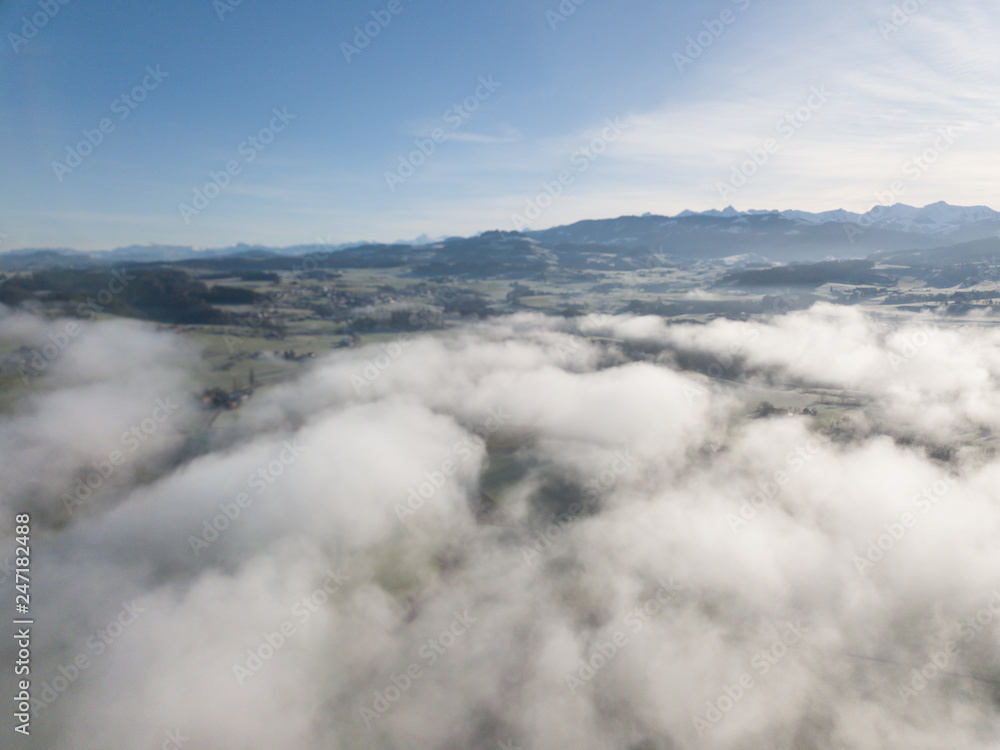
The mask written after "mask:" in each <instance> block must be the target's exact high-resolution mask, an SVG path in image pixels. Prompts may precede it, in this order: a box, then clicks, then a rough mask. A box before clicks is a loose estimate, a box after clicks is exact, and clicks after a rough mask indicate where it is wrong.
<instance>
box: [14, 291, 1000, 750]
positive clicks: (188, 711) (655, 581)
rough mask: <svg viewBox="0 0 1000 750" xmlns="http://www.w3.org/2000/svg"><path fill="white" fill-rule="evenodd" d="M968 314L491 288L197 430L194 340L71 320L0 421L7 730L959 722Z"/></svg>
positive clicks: (971, 423)
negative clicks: (128, 440)
mask: <svg viewBox="0 0 1000 750" xmlns="http://www.w3.org/2000/svg"><path fill="white" fill-rule="evenodd" d="M0 325H2V326H4V328H3V333H4V335H5V337H8V338H14V337H20V339H21V340H25V341H29V342H30V341H35V342H36V344H40V343H41V342H43V341H44V340H45V337H46V335H47V333H48V330H47V329H46V328H45V326H46V325H50V324H43V323H41V322H39V321H37V320H34V319H29V318H10V317H8V318H7V319H5V320H4V321H3V323H2V324H0ZM51 325H55V326H58V325H59V323H55V324H51ZM997 339H998V334H997V333H995V332H994V331H993V330H992V329H989V328H976V327H962V328H958V327H948V328H945V327H939V326H937V325H932V324H931V323H930V322H929V321H923V320H910V321H898V322H897V321H892V320H878V319H875V318H873V317H869V316H866V315H864V314H862V313H860V312H858V311H857V310H854V309H850V308H836V307H831V306H817V307H815V308H813V309H812V310H810V311H805V312H798V313H791V314H788V315H784V316H777V317H774V318H773V319H771V320H768V321H758V322H737V321H725V320H717V321H714V322H712V323H710V324H707V325H694V324H668V323H667V322H664V321H662V320H660V319H658V318H634V317H609V318H601V319H579V320H562V319H560V320H551V319H546V318H543V317H540V316H530V315H529V316H514V317H511V318H506V319H502V320H500V321H492V322H488V323H483V324H480V325H476V326H470V327H469V328H467V329H465V330H463V331H460V332H457V333H455V334H454V335H451V336H448V337H422V338H417V339H410V340H400V341H397V342H393V343H391V344H388V345H386V346H384V347H377V346H372V347H365V348H361V349H357V350H342V351H339V352H336V353H334V354H331V355H330V356H329V357H327V358H326V359H324V360H322V361H319V362H317V363H316V365H315V366H314V367H313V368H312V369H311V370H309V371H308V372H307V373H306V374H304V375H303V376H301V377H300V378H298V379H297V380H295V381H294V382H290V383H288V384H285V385H282V386H279V387H274V388H270V389H267V390H264V391H261V392H259V393H258V394H257V395H256V396H255V397H254V399H253V400H252V401H251V402H250V403H249V404H248V405H247V406H246V407H244V408H242V409H241V410H239V411H238V412H234V413H232V414H229V415H227V416H226V417H225V418H223V419H220V420H219V423H218V424H217V425H216V426H215V427H214V428H212V429H211V430H206V429H205V427H204V424H203V423H204V419H203V418H204V413H200V412H198V411H197V410H196V409H195V408H194V406H193V404H192V402H191V399H190V395H189V394H190V393H191V391H192V390H193V386H192V385H191V384H190V383H189V382H188V380H187V379H186V377H185V375H184V373H185V372H186V371H188V370H189V368H190V367H191V366H192V363H193V359H191V357H193V356H195V355H194V354H192V353H190V352H187V350H186V349H185V348H184V347H181V346H180V345H179V344H178V343H177V339H176V338H174V337H172V336H171V335H169V334H165V333H158V332H154V331H152V330H151V329H149V328H145V327H142V326H139V325H134V324H127V325H126V324H121V323H98V324H93V325H90V326H88V327H87V328H86V329H85V330H84V332H83V334H81V336H80V337H79V338H78V339H76V340H75V341H74V342H73V343H72V344H71V345H70V346H68V347H67V348H66V350H65V351H64V352H63V353H62V354H61V356H60V357H59V358H58V359H56V360H55V361H54V362H53V364H52V369H51V370H50V372H49V373H48V374H47V375H46V376H45V377H44V378H42V379H41V380H40V381H39V382H38V387H37V388H36V391H35V393H36V395H34V396H32V397H31V398H30V399H27V400H25V401H24V402H23V403H22V404H21V405H20V407H19V409H18V410H17V411H15V412H14V413H12V414H8V415H5V416H4V418H3V420H2V421H0V445H2V447H3V453H2V463H0V471H2V476H3V478H4V486H5V487H6V488H9V491H8V492H7V493H5V494H4V497H3V500H2V503H0V504H2V506H3V515H2V518H0V529H2V530H3V535H2V538H3V541H2V542H0V561H2V560H3V559H4V558H6V557H8V556H9V555H10V554H11V553H12V552H13V546H12V544H11V542H10V540H11V538H12V536H13V532H12V523H11V522H12V520H13V517H14V514H15V513H16V512H30V513H32V518H33V552H32V555H33V557H32V568H33V573H32V591H33V594H34V597H35V599H34V601H33V607H32V612H33V615H34V617H35V620H36V623H37V624H36V626H35V629H34V642H33V649H34V650H33V666H32V669H33V672H32V678H33V679H32V685H33V690H34V695H35V698H36V713H35V717H34V722H33V728H34V734H33V737H32V741H33V742H34V743H37V744H35V745H34V746H37V747H47V748H78V747H81V746H83V745H86V746H95V747H107V748H135V747H159V746H161V745H162V744H163V742H164V741H166V738H167V736H168V735H167V734H166V733H167V732H173V731H178V730H179V732H180V733H181V734H182V735H183V736H185V737H187V738H189V740H186V742H189V743H190V744H187V745H186V746H188V747H199V748H202V747H203V748H217V747H218V748H221V747H230V746H240V747H245V748H273V747H289V746H297V747H304V748H333V747H342V748H351V747H380V748H395V747H400V748H403V747H421V748H455V747H463V748H498V747H524V748H528V747H530V748H538V749H545V748H553V749H555V748H564V747H567V746H570V745H574V746H579V747H584V748H595V749H596V748H607V747H622V748H688V747H690V748H694V747H707V748H737V747H746V746H757V747H774V748H797V747H817V748H840V747H856V748H882V747H887V746H889V747H897V746H913V747H928V748H931V747H935V748H936V747H947V746H961V747H966V748H989V747H994V746H995V740H996V737H997V732H998V731H1000V721H998V701H1000V691H998V685H1000V669H998V667H997V657H998V654H1000V638H998V629H997V623H998V619H997V617H998V614H997V613H1000V593H997V592H1000V580H998V576H997V574H996V571H997V570H998V569H1000V552H998V551H997V547H996V543H995V540H996V538H997V532H998V530H1000V529H998V527H1000V505H998V503H997V500H996V494H995V487H996V486H997V480H998V478H1000V477H998V476H997V475H998V468H997V464H996V461H995V455H994V447H993V446H994V437H993V436H994V435H995V433H996V430H997V428H998V427H1000V424H998V423H1000V409H998V406H1000V403H998V398H997V387H996V379H997V377H998V376H1000V358H998V357H997V356H996V354H995V352H996V351H997V347H996V345H997V343H1000V342H998V341H997ZM112 364H113V366H111V365H112ZM787 384H794V385H797V386H799V388H800V389H816V391H815V392H817V393H819V392H823V393H826V394H828V395H829V399H828V400H831V401H833V400H837V398H835V397H834V396H833V395H832V394H834V393H836V394H840V397H839V400H841V401H843V402H844V404H843V405H840V406H836V407H822V408H821V411H820V414H819V415H818V416H809V415H802V414H797V413H789V412H786V409H787V408H788V407H794V408H792V409H791V411H793V412H797V411H799V409H800V407H799V405H798V404H799V403H800V402H801V399H802V398H803V396H802V393H801V390H800V391H799V392H795V391H792V390H789V389H788V388H787V387H786V386H787ZM844 394H846V395H844ZM168 398H172V399H174V401H175V402H176V403H177V404H178V405H179V408H178V409H177V410H176V411H175V412H172V413H171V414H170V415H169V417H168V418H167V419H165V420H163V421H162V422H158V423H157V427H156V429H155V430H154V431H152V433H151V434H149V435H148V439H147V440H144V441H142V442H141V444H140V446H139V447H138V448H137V449H136V450H135V451H133V452H131V453H127V455H125V460H124V462H123V463H122V464H120V465H119V466H116V467H115V470H114V472H112V473H111V475H110V476H109V477H108V478H106V480H105V481H104V482H102V483H101V484H100V485H99V486H98V487H97V488H95V489H94V490H93V494H92V496H91V497H89V498H88V499H87V502H85V503H81V504H79V505H72V506H71V507H67V506H66V504H65V503H64V502H63V501H62V500H61V499H60V498H61V497H62V496H63V495H65V494H67V493H72V491H73V486H74V482H76V481H77V480H78V479H80V478H81V477H82V478H83V480H84V482H86V478H87V476H88V474H91V473H93V471H94V469H93V464H94V462H95V461H96V462H98V463H99V464H100V462H102V461H105V460H106V459H107V457H108V456H109V454H110V453H111V451H113V450H122V451H127V450H128V448H127V446H124V445H123V439H122V434H123V433H126V432H127V431H128V430H129V429H130V427H131V426H134V425H137V424H138V425H140V428H139V429H140V432H141V431H142V428H141V422H142V420H143V419H153V420H154V421H155V417H152V416H151V415H152V413H153V410H154V409H155V408H156V399H161V400H164V399H168ZM760 401H771V402H773V403H775V404H776V406H778V407H780V408H779V410H778V411H777V412H776V413H774V414H772V415H770V416H767V417H764V416H754V412H755V410H756V409H757V406H758V403H759V402H760ZM161 414H162V412H161ZM12 584H13V580H12V579H11V578H9V577H8V578H7V579H5V580H4V581H3V584H2V588H3V596H4V597H10V596H12ZM991 608H992V609H991ZM994 609H995V610H996V612H993V610H994ZM977 617H978V618H979V619H978V620H977V619H976V618H977ZM970 618H971V619H970ZM0 653H2V654H3V657H4V660H5V662H7V659H8V657H12V656H13V655H14V652H13V649H12V647H11V646H10V645H9V640H8V641H5V643H4V645H3V647H2V648H0ZM83 664H86V666H82V665H83ZM74 670H75V671H74ZM914 670H916V672H914ZM921 672H922V673H921ZM71 676H72V679H71ZM0 679H2V683H0V684H2V687H3V689H4V690H5V691H6V690H7V689H10V688H11V687H12V683H11V681H10V674H9V672H6V671H5V673H4V674H3V677H2V678H0ZM45 688H47V689H45ZM41 701H44V704H43V703H42V702H41ZM9 720H10V717H9V716H8V715H5V716H4V717H3V719H2V721H3V722H9ZM8 729H9V727H7V726H5V727H4V731H7V730H8Z"/></svg>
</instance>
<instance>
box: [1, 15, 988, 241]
mask: <svg viewBox="0 0 1000 750" xmlns="http://www.w3.org/2000/svg"><path fill="white" fill-rule="evenodd" d="M233 2H234V0H216V2H214V3H213V1H212V0H176V1H174V2H168V3H165V2H151V1H147V0H130V1H129V2H124V1H122V2H91V3H85V2H83V0H69V1H68V2H67V3H66V4H61V3H60V2H59V0H41V2H39V0H33V1H24V2H22V1H21V0H16V1H7V2H0V28H2V31H3V38H2V39H0V165H2V178H3V179H2V180H0V250H7V249H13V248H21V247H75V248H80V249H101V248H111V247H116V246H121V245H128V244H146V243H150V242H152V243H159V244H178V245H194V246H198V247H218V246H224V245H230V244H235V243H237V242H246V243H251V244H256V243H261V244H265V245H291V244H299V243H308V242H314V241H316V240H317V239H318V238H323V239H327V240H329V241H332V242H348V241H356V240H363V239H372V240H383V241H391V240H396V239H408V238H413V237H416V236H417V235H420V234H428V235H431V236H440V235H450V234H462V235H465V234H473V233H476V232H479V231H484V230H488V229H514V228H515V227H518V226H525V225H526V226H531V227H532V228H544V227H547V226H554V225H557V224H563V223H568V222H571V221H575V220H579V219H584V218H604V217H612V216H618V215H623V214H641V213H645V212H647V211H650V212H654V213H665V214H673V213H677V212H679V211H681V210H683V209H685V208H690V209H695V210H704V209H708V208H721V207H723V206H725V205H727V204H732V205H734V206H736V207H737V208H739V209H748V208H778V209H784V208H799V209H804V210H827V209H833V208H847V209H851V210H867V209H869V208H871V207H872V206H873V205H875V204H876V203H878V202H896V201H899V202H904V203H911V204H915V205H924V204H925V203H930V202H933V201H937V200H946V201H948V202H950V203H955V204H964V205H972V204H985V205H991V206H993V207H1000V199H998V184H1000V183H998V180H997V179H996V168H997V164H998V159H997V157H998V156H1000V140H998V138H997V129H998V124H1000V108H998V105H1000V78H998V77H997V75H996V71H997V70H1000V52H998V45H997V43H996V40H997V38H998V36H1000V35H998V32H1000V8H998V7H997V4H996V3H995V2H989V1H988V0H979V1H975V0H973V1H971V2H965V3H945V2H942V0H925V2H919V1H918V0H906V2H904V3H893V2H885V3H883V2H862V1H858V0H843V1H842V2H838V3H829V2H814V1H813V0H772V1H765V0H715V1H713V2H693V3H692V2H686V3H680V2H657V3H653V2H649V0H645V1H640V0H584V1H583V2H581V3H580V4H579V5H577V4H576V2H574V0H564V1H563V2H562V3H561V4H560V2H559V1H558V0H505V2H503V3H481V2H458V1H457V0H434V1H433V2H432V1H431V0H392V2H390V0H384V1H383V0H372V1H369V0H341V1H340V2H329V1H328V0H327V1H325V2H319V1H318V0H299V1H298V2H294V3H293V2H264V1H263V0H242V2H240V3H239V4H238V5H232V3H233ZM577 2H579V0H577ZM392 11H396V12H395V13H393V12H392ZM568 11H572V12H568ZM43 19H44V25H42V24H40V23H36V21H41V20H43ZM380 19H381V21H380ZM26 20H27V22H28V23H27V25H26V23H25V21H26ZM386 21H388V22H387V23H386ZM366 24H367V25H368V29H369V30H370V31H375V30H376V29H377V31H378V34H377V35H374V36H372V37H370V38H367V44H365V41H366V38H365V37H364V36H362V37H357V33H356V31H355V29H356V28H357V27H360V28H361V30H362V33H363V32H364V27H365V26H366ZM32 32H34V33H32ZM699 35H700V38H699ZM29 37H30V38H29ZM356 37H357V39H356ZM355 41H358V42H359V44H358V45H357V46H355ZM361 44H364V46H363V48H362V47H361ZM345 45H350V46H351V48H348V47H345ZM15 47H16V49H15ZM352 48H353V49H352ZM348 57H349V58H350V59H349V60H348V59H347V58H348ZM149 71H153V72H154V73H156V75H153V74H152V73H150V72H149ZM483 81H485V82H486V83H485V84H484V83H483ZM137 87H138V90H136V89H137ZM134 90H136V93H135V98H134V99H133V94H132V92H133V91H134ZM123 96H126V97H128V100H127V101H126V100H123V99H122V98H121V97H123ZM140 98H141V99H142V101H137V99H140ZM275 110H277V111H278V112H284V113H285V115H284V116H283V117H280V118H279V117H276V115H275V114H274V112H275ZM102 120H103V121H104V123H103V124H104V127H105V130H106V132H103V133H102V132H101V124H102ZM609 122H610V123H613V124H615V126H614V127H612V126H610V125H609V124H608V123H609ZM279 128H280V129H279ZM261 131H264V132H263V133H262V132H261ZM87 133H89V134H90V135H89V138H90V140H91V141H98V140H99V141H100V142H99V143H97V145H94V146H93V147H92V148H88V146H90V144H89V143H87V142H86V141H87ZM251 137H253V138H255V139H257V138H259V140H255V141H250V140H248V139H250V138H251ZM81 141H83V142H84V143H83V144H82V147H81ZM264 141H266V143H265V142H264ZM421 145H422V147H423V151H424V152H426V154H424V153H420V151H419V150H418V148H419V147H420V146H421ZM582 149H585V150H582ZM85 152H86V153H85ZM77 159H79V162H77ZM748 160H750V161H748ZM74 165H75V166H74ZM227 165H228V166H230V167H231V171H230V173H227V172H226V169H227ZM411 170H412V172H411ZM734 170H735V171H734ZM213 174H214V175H215V184H221V183H224V186H223V187H222V188H221V189H219V190H218V191H216V188H215V186H214V185H211V183H212V180H213V178H212V175H213ZM393 174H394V175H395V177H393V176H392V175H393ZM206 184H210V187H208V188H207V190H206ZM196 189H200V190H201V191H202V194H203V195H206V196H207V197H205V198H203V199H197V198H196V197H195V191H196ZM216 193H217V194H216ZM551 196H554V197H551ZM182 204H183V205H182ZM199 206H200V207H199ZM185 207H186V208H185Z"/></svg>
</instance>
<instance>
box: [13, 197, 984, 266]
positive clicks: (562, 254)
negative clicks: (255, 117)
mask: <svg viewBox="0 0 1000 750" xmlns="http://www.w3.org/2000/svg"><path fill="white" fill-rule="evenodd" d="M997 238H1000V213H998V212H996V211H994V210H992V209H990V208H987V207H986V206H951V205H949V204H947V203H944V202H938V203H932V204H930V205H927V206H924V207H923V208H916V207H914V206H907V205H904V204H900V203H897V204H895V205H893V206H877V207H876V208H874V209H872V210H871V211H869V212H867V213H865V214H858V213H852V212H850V211H844V210H836V211H824V212H821V213H809V212H806V211H763V210H751V211H742V212H741V211H736V210H735V209H733V208H732V207H729V208H726V209H724V210H721V211H718V210H712V211H704V212H701V213H695V212H693V211H683V212H681V213H680V214H678V215H676V216H655V215H651V214H646V215H644V216H622V217H619V218H617V219H594V220H587V221H579V222H576V223H574V224H569V225H566V226H559V227H553V228H551V229H543V230H537V231H526V232H504V231H490V232H484V233H482V234H480V235H476V236H474V237H467V238H462V237H452V238H447V239H444V240H439V241H431V240H428V238H426V237H421V238H419V239H418V240H416V241H413V242H411V243H395V244H378V243H354V244H342V245H336V246H329V245H320V244H316V245H296V246H293V247H285V248H268V247H262V246H259V245H244V244H240V245H236V246H233V247H227V248H217V249H210V250H199V249H195V248H193V247H181V246H166V245H133V246H129V247H121V248H117V249H115V250H110V251H106V252H80V251H76V250H69V249H49V248H41V249H26V250H15V251H10V252H7V253H3V254H0V270H6V271H30V270H42V269H45V268H51V267H67V268H91V267H97V266H101V265H108V264H122V263H127V264H156V263H182V264H189V265H192V266H198V267H201V268H214V269H217V270H232V269H237V270H242V271H247V272H250V271H278V270H283V269H292V268H295V267H301V265H302V260H301V258H302V257H303V256H312V258H313V262H315V263H317V265H321V266H323V267H328V268H338V267H340V268H351V267H354V268H358V267H389V266H403V265H410V266H413V267H414V269H415V272H416V273H418V274H423V275H433V274H439V275H449V274H450V275H455V274H458V275H466V276H480V277H486V276H492V275H498V276H509V277H512V278H513V277H517V276H518V275H525V274H528V273H530V272H541V271H543V270H545V269H546V268H553V267H562V268H567V269H568V268H595V267H602V268H629V267H634V266H635V264H636V262H637V261H636V260H635V259H636V258H638V257H639V256H641V255H643V254H646V255H648V254H649V253H650V252H655V253H657V254H659V255H662V256H664V257H669V258H672V259H674V260H676V261H678V262H686V261H687V262H689V261H694V260H713V259H721V258H729V257H732V256H754V257H756V258H757V259H759V260H761V261H765V262H767V261H770V262H781V263H794V262H799V263H802V262H816V261H826V260H848V259H863V258H868V257H879V258H881V257H895V256H896V255H898V254H904V255H905V254H906V253H919V252H925V251H933V252H934V253H937V255H935V256H934V257H937V258H939V261H938V262H940V258H942V257H944V256H946V255H947V253H948V250H947V248H949V247H952V246H957V245H963V246H965V245H967V244H968V243H974V242H982V241H994V240H996V239H997ZM963 252H964V251H963ZM928 257H929V256H928ZM296 259H299V260H296Z"/></svg>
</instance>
